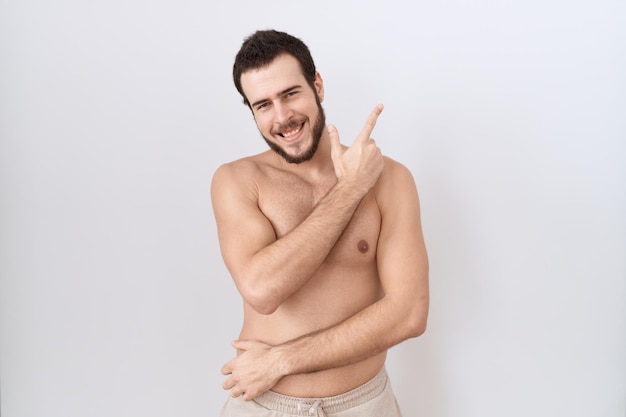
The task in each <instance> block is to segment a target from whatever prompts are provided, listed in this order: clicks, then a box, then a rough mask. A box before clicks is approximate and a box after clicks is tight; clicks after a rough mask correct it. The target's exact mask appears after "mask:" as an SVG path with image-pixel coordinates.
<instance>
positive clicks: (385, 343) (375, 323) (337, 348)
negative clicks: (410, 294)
mask: <svg viewBox="0 0 626 417" xmlns="http://www.w3.org/2000/svg"><path fill="white" fill-rule="evenodd" d="M427 310H428V301H427V300H423V302H422V303H420V300H417V301H416V302H415V303H414V306H411V307H404V306H403V304H401V303H396V302H395V301H394V300H391V299H385V298H383V299H382V300H380V301H378V302H377V303H375V304H373V305H371V306H369V307H367V308H365V309H364V310H362V311H360V312H359V313H357V314H356V315H354V316H352V317H350V318H349V319H347V320H345V321H343V322H341V323H339V324H337V325H335V326H333V327H330V328H328V329H324V330H320V331H317V332H313V333H310V334H308V335H305V336H302V337H299V338H297V339H294V340H292V341H289V342H286V343H283V344H281V345H277V346H274V347H273V348H272V350H273V351H274V352H273V353H274V354H275V355H276V357H277V358H278V360H277V363H278V366H280V367H281V374H282V375H283V376H286V375H292V374H300V373H308V372H315V371H320V370H324V369H329V368H336V367H340V366H344V365H348V364H351V363H356V362H359V361H362V360H364V359H367V358H369V357H371V356H374V355H376V354H378V353H381V352H384V351H386V350H387V349H389V348H390V347H392V346H394V345H396V344H398V343H400V342H402V341H403V340H406V339H408V338H410V337H417V336H419V335H420V334H421V333H423V331H424V329H425V325H426V316H427Z"/></svg>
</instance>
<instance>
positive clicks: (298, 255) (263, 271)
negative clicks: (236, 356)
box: [242, 181, 363, 313]
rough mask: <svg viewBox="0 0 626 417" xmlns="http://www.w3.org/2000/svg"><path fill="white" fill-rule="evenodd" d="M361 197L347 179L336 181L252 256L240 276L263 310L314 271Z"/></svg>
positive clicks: (279, 300) (271, 310)
mask: <svg viewBox="0 0 626 417" xmlns="http://www.w3.org/2000/svg"><path fill="white" fill-rule="evenodd" d="M362 197H363V195H362V193H359V192H357V191H356V190H355V189H354V187H352V185H351V184H350V183H349V182H348V181H339V182H338V183H337V184H336V185H335V186H334V187H333V188H332V189H331V190H330V191H329V192H328V194H326V196H324V197H323V198H322V199H321V200H320V202H319V203H318V204H317V205H316V206H315V208H314V209H313V211H312V212H311V214H310V215H309V216H308V217H307V218H306V219H305V220H304V221H303V222H302V223H301V224H300V225H298V226H297V227H296V228H295V229H293V230H292V231H291V232H289V233H287V234H286V235H284V236H282V237H280V238H279V239H277V240H276V241H275V242H273V243H272V244H270V245H268V246H266V247H265V248H263V249H261V250H260V251H259V252H257V253H256V254H254V255H253V257H252V258H251V260H250V262H249V263H248V265H247V267H246V268H245V271H243V272H242V275H244V276H245V277H244V279H245V280H246V285H248V286H249V287H250V288H251V291H252V292H254V293H255V294H257V295H258V297H259V298H261V299H263V303H264V304H265V305H266V308H265V309H266V312H269V313H271V312H273V311H274V310H275V309H276V308H277V307H278V306H279V305H280V304H281V303H282V302H283V301H284V300H285V299H287V298H288V297H289V296H290V295H291V294H293V293H294V292H296V291H297V290H298V289H300V288H301V287H302V286H303V285H304V284H305V283H306V282H307V281H308V280H309V278H311V276H312V275H313V274H314V273H315V272H316V271H317V269H318V268H319V266H320V265H321V264H322V262H323V261H324V260H325V259H326V257H327V256H328V253H329V252H330V251H331V250H332V248H333V246H334V245H335V243H336V242H337V240H338V239H339V236H341V234H342V232H343V230H344V229H345V228H346V226H347V225H348V223H349V222H350V220H351V218H352V216H353V214H354V212H355V210H356V208H357V207H358V205H359V203H360V201H361V199H362Z"/></svg>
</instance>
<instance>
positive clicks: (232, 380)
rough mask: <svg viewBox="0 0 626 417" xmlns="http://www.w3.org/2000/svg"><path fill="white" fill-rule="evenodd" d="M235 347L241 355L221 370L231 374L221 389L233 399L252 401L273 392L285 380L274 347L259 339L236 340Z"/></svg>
mask: <svg viewBox="0 0 626 417" xmlns="http://www.w3.org/2000/svg"><path fill="white" fill-rule="evenodd" d="M233 347H234V348H235V349H237V351H238V352H239V355H238V356H237V357H235V358H234V359H232V360H231V361H230V362H228V363H227V364H226V365H224V366H223V367H222V374H224V375H228V378H226V381H224V384H222V387H223V388H224V389H225V390H231V396H232V397H235V398H236V397H239V396H240V395H241V396H243V399H244V400H246V401H249V400H252V399H254V398H256V397H258V396H259V395H261V394H263V393H264V392H265V391H267V390H269V389H271V388H272V387H273V386H274V385H276V383H277V382H278V381H279V380H280V379H281V378H282V377H283V375H281V373H280V368H281V363H280V362H279V361H278V357H277V355H276V354H274V353H275V352H274V351H272V346H271V345H268V344H266V343H263V342H259V341H257V340H235V341H234V342H233Z"/></svg>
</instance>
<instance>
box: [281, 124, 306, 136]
mask: <svg viewBox="0 0 626 417" xmlns="http://www.w3.org/2000/svg"><path fill="white" fill-rule="evenodd" d="M301 129H302V126H298V127H297V128H296V129H293V130H289V131H287V132H283V133H282V135H283V137H285V138H290V137H292V136H294V135H297V134H298V133H300V130H301Z"/></svg>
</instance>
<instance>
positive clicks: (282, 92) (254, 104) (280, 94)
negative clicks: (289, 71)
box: [251, 85, 302, 107]
mask: <svg viewBox="0 0 626 417" xmlns="http://www.w3.org/2000/svg"><path fill="white" fill-rule="evenodd" d="M298 88H302V86H301V85H294V86H293V87H289V88H286V89H284V90H283V91H281V92H280V93H278V95H279V96H283V95H285V94H287V93H289V92H291V91H293V90H297V89H298ZM266 101H269V98H263V99H261V100H257V101H255V102H254V103H252V105H251V106H252V107H256V106H258V105H259V104H262V103H265V102H266Z"/></svg>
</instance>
